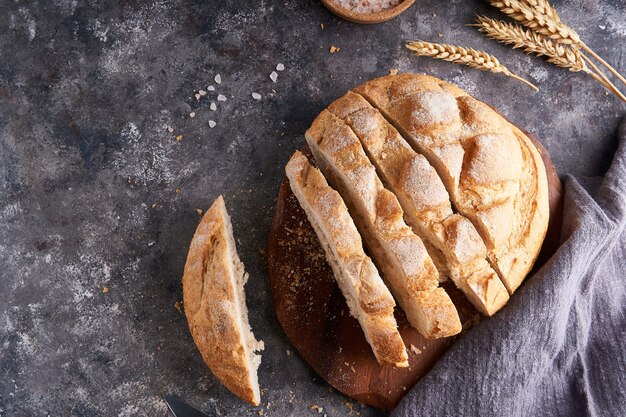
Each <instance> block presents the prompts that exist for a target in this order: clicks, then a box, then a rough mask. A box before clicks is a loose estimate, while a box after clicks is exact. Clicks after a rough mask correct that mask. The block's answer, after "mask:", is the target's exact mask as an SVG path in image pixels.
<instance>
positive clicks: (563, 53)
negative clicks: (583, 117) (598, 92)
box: [474, 16, 626, 102]
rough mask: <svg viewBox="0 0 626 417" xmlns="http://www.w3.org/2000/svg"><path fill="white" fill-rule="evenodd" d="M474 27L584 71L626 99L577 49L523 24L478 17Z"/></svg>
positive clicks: (566, 66)
mask: <svg viewBox="0 0 626 417" xmlns="http://www.w3.org/2000/svg"><path fill="white" fill-rule="evenodd" d="M476 22H477V23H476V25H474V26H477V27H478V30H479V31H480V32H482V33H484V34H485V35H487V37H488V38H491V39H495V40H497V41H498V42H500V43H503V44H506V45H512V46H513V48H514V49H515V48H521V49H522V50H523V51H524V52H526V53H530V54H535V55H537V56H545V57H547V61H548V62H550V63H551V64H554V65H556V66H558V67H561V68H567V69H568V70H570V71H572V72H579V71H582V72H585V73H587V74H589V75H591V76H592V77H594V78H595V79H596V80H597V81H598V82H600V83H601V84H602V85H603V86H604V87H605V88H606V89H607V90H609V91H610V92H612V93H613V94H615V95H616V96H617V97H619V98H620V99H621V100H623V101H624V102H626V97H625V96H624V95H623V94H622V93H621V92H620V91H619V90H618V88H617V87H616V86H615V85H613V84H612V83H611V82H610V81H608V80H606V81H605V80H604V79H602V78H601V77H599V76H598V75H597V74H596V73H594V72H593V71H592V70H590V69H589V67H587V65H586V64H585V61H587V62H589V64H590V65H592V68H594V69H595V70H596V71H599V70H598V68H597V67H595V65H594V64H593V62H591V61H589V59H588V58H586V57H585V56H584V55H583V54H582V53H581V52H580V50H578V49H574V48H571V47H570V46H568V45H563V44H560V43H557V42H555V41H554V40H552V39H550V38H547V37H545V36H543V35H540V34H538V33H535V32H533V31H530V30H527V29H524V28H523V27H521V26H519V25H516V24H511V23H508V22H503V21H501V20H494V19H490V18H488V17H484V16H479V17H478V18H477V20H476Z"/></svg>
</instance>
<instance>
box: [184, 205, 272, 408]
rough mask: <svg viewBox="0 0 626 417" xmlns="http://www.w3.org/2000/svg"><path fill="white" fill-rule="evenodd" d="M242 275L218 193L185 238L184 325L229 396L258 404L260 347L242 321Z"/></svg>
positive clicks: (244, 278)
mask: <svg viewBox="0 0 626 417" xmlns="http://www.w3.org/2000/svg"><path fill="white" fill-rule="evenodd" d="M247 279H248V274H247V273H246V272H245V271H244V266H243V263H242V262H241V261H240V259H239V256H238V255H237V250H236V247H235V240H234V237H233V231H232V226H231V222H230V217H229V216H228V213H227V212H226V206H225V205H224V199H223V198H222V196H219V197H218V198H217V199H216V200H215V202H214V203H213V205H212V206H211V208H210V209H209V210H208V211H207V213H206V214H205V215H204V217H203V218H202V221H201V222H200V224H199V225H198V228H197V229H196V233H195V235H194V237H193V239H192V241H191V246H190V248H189V255H188V256H187V262H186V264H185V272H184V275H183V301H184V305H185V314H186V316H187V321H188V323H189V329H190V331H191V335H192V337H193V340H194V342H195V343H196V346H197V347H198V350H199V351H200V353H201V355H202V358H203V359H204V361H205V363H206V364H207V365H208V367H209V368H210V369H211V371H212V372H213V374H215V376H216V377H217V378H218V379H219V380H220V381H221V382H222V383H223V384H224V385H225V386H226V387H227V388H228V389H229V390H230V391H232V392H233V393H234V394H235V395H237V396H239V397H240V398H241V399H243V400H245V401H247V402H249V403H250V404H253V405H259V403H260V401H261V398H260V390H259V383H258V376H257V369H258V367H259V365H260V364H261V356H260V355H257V354H256V353H255V351H259V350H262V349H263V347H264V346H263V342H262V341H258V340H256V338H255V337H254V335H253V334H252V329H251V328H250V324H249V322H248V309H247V307H246V301H245V293H244V285H245V283H246V281H247Z"/></svg>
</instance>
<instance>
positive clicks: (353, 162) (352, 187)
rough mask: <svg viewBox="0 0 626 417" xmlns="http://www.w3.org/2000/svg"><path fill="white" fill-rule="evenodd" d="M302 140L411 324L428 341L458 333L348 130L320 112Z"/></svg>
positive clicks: (442, 295)
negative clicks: (328, 181)
mask: <svg viewBox="0 0 626 417" xmlns="http://www.w3.org/2000/svg"><path fill="white" fill-rule="evenodd" d="M305 137H306V140H307V143H308V144H309V148H310V149H311V151H312V153H313V155H314V156H315V161H316V162H317V165H318V167H319V168H320V170H321V171H322V172H323V174H324V175H325V177H326V178H328V179H329V180H330V182H331V183H332V184H333V186H334V187H335V189H337V191H338V192H339V194H340V195H341V196H342V198H343V200H344V201H345V202H346V205H347V206H348V209H349V211H350V213H351V214H352V218H353V219H354V221H355V223H356V225H357V227H358V229H359V231H360V232H361V236H362V237H363V239H364V240H365V242H366V246H367V247H368V248H369V249H370V251H371V253H372V256H373V257H374V259H375V261H376V265H378V267H379V268H380V269H381V270H382V273H383V277H384V278H385V281H386V283H387V284H388V286H389V289H390V290H391V292H392V294H393V295H394V297H395V298H396V300H397V301H398V303H399V304H400V306H401V307H402V309H403V310H404V311H405V313H406V315H407V319H408V320H409V322H410V323H411V325H412V326H413V327H415V328H416V329H417V330H418V331H419V332H420V333H421V334H422V335H423V336H424V337H427V338H440V337H447V336H452V335H455V334H457V333H459V332H460V331H461V322H460V319H459V315H458V312H457V310H456V307H455V306H454V304H453V303H452V300H451V299H450V297H449V296H448V294H447V293H446V291H445V290H444V289H443V288H440V287H439V279H438V273H437V269H436V268H435V266H434V264H433V262H432V260H431V258H430V256H429V255H428V253H427V251H426V248H425V247H424V244H423V243H422V240H421V239H420V238H419V237H418V236H416V235H415V233H413V231H412V230H411V228H410V227H408V226H407V225H406V223H405V222H404V219H403V214H404V213H403V211H402V208H401V207H400V204H399V203H398V200H397V198H396V197H395V196H394V195H393V193H391V192H390V191H389V190H387V189H385V188H384V187H383V185H382V183H381V181H380V179H379V178H378V176H377V175H376V171H375V168H374V166H372V164H371V163H370V161H369V160H368V158H367V156H366V155H365V152H364V150H363V147H362V146H361V143H360V142H359V139H358V138H357V137H356V136H355V135H354V133H353V132H352V130H350V128H349V127H348V126H346V125H345V124H344V123H343V122H342V121H341V120H339V119H337V118H336V117H335V116H333V115H332V114H331V113H330V112H328V111H327V110H324V111H322V112H321V113H320V115H319V116H318V117H317V118H316V119H315V121H314V122H313V124H312V125H311V127H310V128H309V130H307V132H306V134H305Z"/></svg>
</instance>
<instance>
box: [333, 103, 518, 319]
mask: <svg viewBox="0 0 626 417" xmlns="http://www.w3.org/2000/svg"><path fill="white" fill-rule="evenodd" d="M328 111H329V112H331V113H332V114H333V115H334V116H336V117H337V118H339V119H341V120H343V122H345V123H346V124H347V125H348V126H350V127H351V128H352V131H353V132H354V133H355V134H356V136H357V137H358V139H359V140H360V141H361V144H362V145H363V148H364V149H365V151H366V153H367V154H368V156H369V157H370V160H371V161H372V162H373V164H374V165H375V166H376V169H377V170H378V172H379V173H380V175H381V178H382V179H383V181H384V182H385V183H386V185H387V186H388V187H389V188H390V189H391V190H392V191H393V192H394V193H395V195H396V196H397V198H398V200H399V202H400V204H401V206H402V208H403V209H404V212H405V216H406V220H407V222H408V223H409V225H410V226H411V227H412V228H413V230H414V231H415V232H416V233H417V234H418V235H419V236H420V237H421V238H422V239H423V240H424V241H425V242H430V243H431V244H432V245H433V246H434V247H435V248H436V249H437V250H439V251H440V252H441V253H442V254H443V256H445V260H446V266H445V269H446V271H447V274H448V275H449V276H450V278H452V280H453V281H454V283H455V284H456V285H457V287H459V288H460V289H461V290H462V291H463V292H464V293H465V295H466V296H467V297H468V299H469V300H470V301H471V302H472V304H473V305H474V306H475V307H476V309H478V310H479V311H481V312H482V313H483V314H486V315H489V316H491V315H493V314H494V313H495V312H496V311H498V310H499V309H500V308H502V307H503V306H504V305H505V304H506V303H507V301H508V299H509V294H508V292H507V290H506V288H505V287H504V285H503V284H502V281H500V278H499V277H498V275H497V274H496V272H495V271H494V270H493V269H492V268H491V266H490V265H489V263H488V262H487V260H486V256H487V249H486V247H485V245H484V243H483V241H482V239H481V237H480V235H479V234H478V232H477V231H476V229H475V228H474V226H473V225H472V223H471V222H470V221H469V220H468V219H466V218H465V217H463V216H461V215H458V214H455V213H453V211H452V206H451V204H450V197H449V195H448V192H447V191H446V189H445V187H444V185H443V182H442V181H441V178H439V175H437V172H436V171H435V169H434V168H433V167H432V166H431V165H430V164H429V163H428V161H427V160H426V158H424V157H423V156H422V155H420V154H418V153H416V152H415V151H414V150H413V149H412V148H411V147H410V146H409V144H408V143H407V142H406V141H405V140H404V139H403V138H402V137H401V136H400V134H399V133H398V131H397V130H396V129H395V128H394V127H393V126H392V125H391V124H389V122H387V120H386V119H385V118H384V117H383V116H382V115H381V114H380V112H379V111H378V110H376V109H374V108H373V107H372V106H371V105H370V104H369V103H368V102H367V100H365V99H364V98H363V97H361V96H360V95H358V94H355V93H352V92H349V93H347V94H346V95H344V96H343V97H341V98H340V99H338V100H336V101H335V102H334V103H333V104H331V105H330V106H329V108H328Z"/></svg>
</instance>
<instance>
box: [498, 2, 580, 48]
mask: <svg viewBox="0 0 626 417" xmlns="http://www.w3.org/2000/svg"><path fill="white" fill-rule="evenodd" d="M488 1H489V3H490V4H491V5H492V6H494V7H496V8H498V9H500V11H501V12H502V13H504V14H506V15H507V16H509V17H511V18H512V19H514V20H517V21H518V22H520V23H521V24H523V25H524V26H527V27H529V28H531V29H532V30H534V31H535V32H537V33H540V34H542V35H545V36H547V37H549V38H550V39H554V40H556V41H558V42H561V43H564V44H567V45H574V46H575V47H577V46H579V45H580V43H581V41H580V36H578V33H576V31H575V30H574V29H572V28H570V27H569V26H567V25H566V24H565V23H563V22H561V20H560V19H558V15H556V16H557V19H558V20H557V19H555V18H554V17H553V15H552V12H550V14H545V13H544V9H545V7H541V8H539V9H535V8H534V7H533V6H531V5H529V4H528V3H526V2H523V1H519V0H488ZM551 10H554V9H551ZM555 14H556V12H555Z"/></svg>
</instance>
